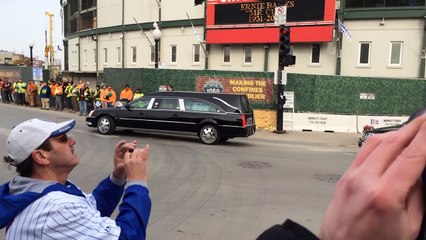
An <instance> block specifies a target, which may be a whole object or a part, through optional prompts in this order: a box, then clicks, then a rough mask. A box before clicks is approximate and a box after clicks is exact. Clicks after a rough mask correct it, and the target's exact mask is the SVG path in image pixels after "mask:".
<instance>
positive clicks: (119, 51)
mask: <svg viewBox="0 0 426 240" xmlns="http://www.w3.org/2000/svg"><path fill="white" fill-rule="evenodd" d="M117 63H121V47H117Z"/></svg>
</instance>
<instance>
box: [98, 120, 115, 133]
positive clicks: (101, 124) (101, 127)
mask: <svg viewBox="0 0 426 240" xmlns="http://www.w3.org/2000/svg"><path fill="white" fill-rule="evenodd" d="M97 129H98V131H99V133H101V134H105V135H106V134H111V133H112V132H113V131H114V129H115V123H114V120H113V119H112V118H111V117H110V116H102V117H101V118H99V120H98V127H97Z"/></svg>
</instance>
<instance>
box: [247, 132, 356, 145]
mask: <svg viewBox="0 0 426 240" xmlns="http://www.w3.org/2000/svg"><path fill="white" fill-rule="evenodd" d="M360 136H361V134H357V133H326V132H286V133H284V134H277V133H273V132H271V131H267V130H263V129H257V130H256V133H255V134H254V135H253V136H250V138H253V139H256V140H259V141H265V140H266V141H272V142H291V143H300V144H313V145H320V146H332V147H354V148H358V138H359V137H360Z"/></svg>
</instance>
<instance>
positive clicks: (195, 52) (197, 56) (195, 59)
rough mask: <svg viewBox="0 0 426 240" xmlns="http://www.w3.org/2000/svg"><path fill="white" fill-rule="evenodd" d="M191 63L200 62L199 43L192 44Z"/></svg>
mask: <svg viewBox="0 0 426 240" xmlns="http://www.w3.org/2000/svg"><path fill="white" fill-rule="evenodd" d="M192 63H200V44H194V45H192Z"/></svg>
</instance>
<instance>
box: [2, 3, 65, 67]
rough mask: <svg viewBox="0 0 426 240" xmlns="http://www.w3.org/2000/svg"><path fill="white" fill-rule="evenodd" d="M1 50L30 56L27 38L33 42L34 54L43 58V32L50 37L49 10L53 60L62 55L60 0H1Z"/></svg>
mask: <svg viewBox="0 0 426 240" xmlns="http://www.w3.org/2000/svg"><path fill="white" fill-rule="evenodd" d="M0 10H1V13H0V50H5V51H9V52H15V53H17V54H24V55H25V56H28V57H29V56H30V48H29V46H28V44H29V42H30V41H33V42H34V48H33V57H36V58H37V59H40V60H44V48H45V46H46V44H45V31H46V30H47V34H48V36H47V42H48V43H49V41H50V36H49V17H48V16H47V15H45V12H46V11H48V12H50V13H53V14H54V17H53V45H54V48H55V51H56V52H55V59H61V58H62V52H60V51H58V45H59V46H60V47H61V49H63V43H62V38H63V36H62V18H61V5H60V1H59V0H0Z"/></svg>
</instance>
